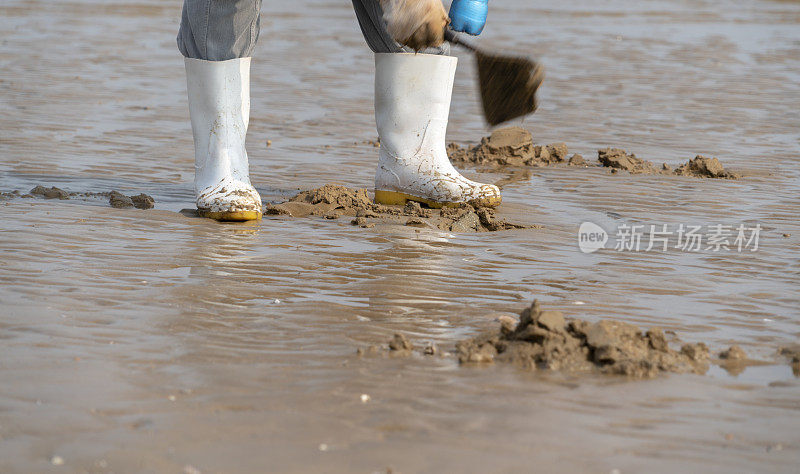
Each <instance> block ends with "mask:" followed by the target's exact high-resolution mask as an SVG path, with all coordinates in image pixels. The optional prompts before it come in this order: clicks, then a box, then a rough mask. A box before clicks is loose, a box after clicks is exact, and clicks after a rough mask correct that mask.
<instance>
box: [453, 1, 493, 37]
mask: <svg viewBox="0 0 800 474" xmlns="http://www.w3.org/2000/svg"><path fill="white" fill-rule="evenodd" d="M488 14H489V0H453V3H452V4H451V5H450V29H452V30H453V31H461V32H464V33H467V34H470V35H475V36H477V35H479V34H481V31H483V26H484V25H485V24H486V15H488Z"/></svg>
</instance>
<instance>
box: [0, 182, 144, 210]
mask: <svg viewBox="0 0 800 474" xmlns="http://www.w3.org/2000/svg"><path fill="white" fill-rule="evenodd" d="M18 197H19V198H35V197H41V198H44V199H61V200H68V199H72V198H83V199H84V200H86V198H105V199H108V203H109V205H110V206H111V207H115V208H128V207H135V208H137V209H152V208H153V206H154V205H155V200H154V199H153V198H152V196H149V195H147V194H144V193H139V194H137V195H135V196H126V195H124V194H122V193H121V192H119V191H108V192H91V191H86V192H67V191H65V190H63V189H61V188H57V187H55V186H51V187H49V188H47V187H45V186H42V185H37V186H35V187H34V188H33V189H31V190H30V191H29V192H28V193H26V194H22V193H21V192H20V191H12V192H10V193H0V198H6V199H14V198H18Z"/></svg>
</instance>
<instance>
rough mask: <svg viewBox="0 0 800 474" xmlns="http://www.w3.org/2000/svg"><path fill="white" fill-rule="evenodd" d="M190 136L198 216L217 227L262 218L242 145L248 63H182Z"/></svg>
mask: <svg viewBox="0 0 800 474" xmlns="http://www.w3.org/2000/svg"><path fill="white" fill-rule="evenodd" d="M186 83H187V89H188V91H189V113H190V115H191V118H192V134H193V135H194V160H195V161H194V162H195V165H194V190H195V196H197V211H198V213H199V214H200V215H201V216H203V217H210V218H212V219H217V220H221V221H247V220H253V219H260V218H261V196H259V195H258V191H256V190H255V188H254V187H253V186H252V185H251V184H250V177H249V171H248V164H247V150H245V146H244V142H245V135H247V125H248V123H249V121H250V58H239V59H231V60H228V61H203V60H200V59H189V58H186Z"/></svg>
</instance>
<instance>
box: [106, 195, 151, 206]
mask: <svg viewBox="0 0 800 474" xmlns="http://www.w3.org/2000/svg"><path fill="white" fill-rule="evenodd" d="M108 203H109V204H110V205H111V207H115V208H118V209H125V208H129V207H135V208H136V209H152V208H153V205H154V203H155V201H154V200H153V198H152V197H151V196H148V195H147V194H144V193H142V194H137V195H136V196H126V195H124V194H122V193H121V192H118V191H111V192H110V193H108Z"/></svg>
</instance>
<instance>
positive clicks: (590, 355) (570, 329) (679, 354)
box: [456, 300, 709, 377]
mask: <svg viewBox="0 0 800 474" xmlns="http://www.w3.org/2000/svg"><path fill="white" fill-rule="evenodd" d="M456 352H457V355H458V360H459V362H461V363H470V362H494V361H497V362H510V363H514V364H518V365H521V366H523V367H526V368H534V369H535V368H543V369H554V370H566V371H586V370H599V371H600V372H602V373H607V374H618V375H626V376H631V377H653V376H655V375H657V374H659V373H662V372H692V373H698V374H703V373H705V372H706V371H707V370H708V366H709V351H708V348H707V347H706V345H705V344H703V343H697V344H684V345H683V346H682V347H681V349H680V351H676V350H673V349H671V348H670V347H669V344H668V343H667V339H666V336H665V335H664V332H663V331H662V330H661V329H658V328H654V329H650V330H648V331H647V332H644V333H643V332H642V331H640V330H639V329H638V328H637V327H636V326H633V325H631V324H628V323H625V322H622V321H614V320H601V321H598V322H595V323H589V322H587V321H582V320H579V319H565V318H564V316H563V315H562V314H561V312H559V311H542V309H541V308H540V307H539V303H538V301H536V300H534V302H533V304H532V305H531V306H530V307H529V308H525V309H524V310H523V311H522V312H521V313H520V316H519V321H518V322H516V321H514V320H513V319H512V318H505V319H502V320H501V326H500V329H499V330H498V331H492V332H488V333H486V334H482V335H480V336H477V337H475V338H472V339H469V340H466V341H461V342H459V343H458V344H457V345H456Z"/></svg>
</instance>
